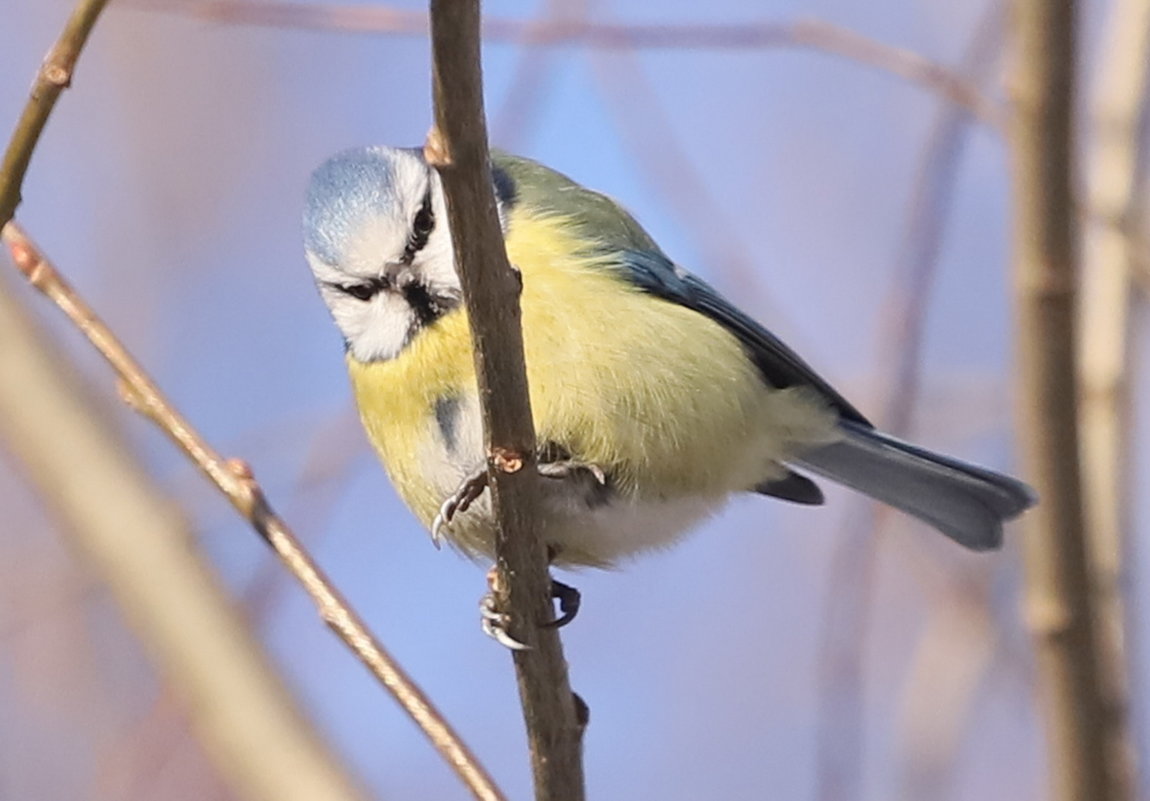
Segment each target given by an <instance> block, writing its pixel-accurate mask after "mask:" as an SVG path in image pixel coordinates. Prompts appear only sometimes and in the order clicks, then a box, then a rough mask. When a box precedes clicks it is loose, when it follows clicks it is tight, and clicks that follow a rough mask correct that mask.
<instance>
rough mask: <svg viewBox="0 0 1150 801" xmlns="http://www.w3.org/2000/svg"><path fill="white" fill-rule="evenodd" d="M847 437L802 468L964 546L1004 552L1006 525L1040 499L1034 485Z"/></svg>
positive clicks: (869, 432)
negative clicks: (841, 485)
mask: <svg viewBox="0 0 1150 801" xmlns="http://www.w3.org/2000/svg"><path fill="white" fill-rule="evenodd" d="M840 426H841V428H842V430H843V433H844V436H843V438H842V439H841V440H839V441H837V442H834V443H832V444H830V445H824V446H821V447H819V448H816V449H815V450H812V451H809V452H807V453H805V454H803V457H802V458H801V459H798V460H796V461H795V464H796V465H798V466H800V467H805V468H806V469H808V470H810V471H811V472H813V473H817V474H819V475H821V476H825V477H826V478H829V479H831V480H832V481H836V482H838V483H839V484H843V485H845V486H848V487H850V488H852V489H855V490H858V491H859V492H861V493H863V494H865V495H869V496H870V497H872V498H874V499H876V500H879V501H882V502H883V503H887V504H890V505H891V506H894V507H895V508H897V509H901V510H902V511H904V512H906V513H907V514H910V515H913V516H914V517H917V518H918V519H919V520H923V521H925V522H927V523H929V524H930V525H932V526H934V527H935V528H937V529H938V530H939V531H941V532H942V533H943V534H945V535H946V536H948V537H950V538H951V539H952V540H954V541H955V542H957V543H959V544H960V545H964V546H966V547H967V548H970V549H972V550H975V551H985V550H990V549H992V548H998V547H999V546H1001V545H1002V524H1003V522H1004V521H1006V520H1010V519H1011V518H1013V517H1016V516H1018V515H1019V514H1021V513H1022V512H1023V511H1025V510H1026V509H1027V508H1029V507H1030V506H1033V505H1034V503H1035V501H1036V500H1037V498H1036V496H1035V494H1034V491H1033V490H1031V488H1030V487H1028V486H1027V485H1026V484H1024V483H1022V482H1021V481H1018V480H1016V479H1013V478H1011V477H1009V476H1004V475H1002V474H1000V473H995V472H994V471H992V470H987V469H985V468H982V467H978V466H976V465H972V464H967V463H966V462H962V461H959V460H958V459H952V458H951V457H949V456H943V455H941V454H938V453H932V452H931V451H928V450H926V449H925V448H920V447H918V446H917V445H911V444H909V443H907V442H902V441H901V440H898V439H895V438H894V437H891V436H888V435H886V434H883V433H882V432H880V431H875V430H874V429H872V428H868V427H866V426H863V425H860V424H856V423H853V422H850V421H843V422H842V423H841V424H840Z"/></svg>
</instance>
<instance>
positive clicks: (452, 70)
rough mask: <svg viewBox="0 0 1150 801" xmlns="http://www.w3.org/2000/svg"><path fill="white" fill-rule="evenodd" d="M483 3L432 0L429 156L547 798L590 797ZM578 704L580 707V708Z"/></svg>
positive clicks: (538, 780) (539, 783) (534, 752)
mask: <svg viewBox="0 0 1150 801" xmlns="http://www.w3.org/2000/svg"><path fill="white" fill-rule="evenodd" d="M479 20H480V18H479V2H478V0H432V2H431V42H432V55H433V65H432V66H433V69H432V74H433V80H434V90H435V127H434V128H433V129H432V132H431V134H430V135H429V137H428V142H427V145H426V147H425V148H424V150H425V153H426V154H427V158H428V162H429V163H431V164H433V165H434V166H435V167H436V168H437V169H438V170H439V173H440V175H441V176H442V179H443V188H444V194H445V195H446V198H447V212H448V217H449V221H450V226H451V233H452V241H453V243H454V247H455V260H456V264H457V266H458V270H459V278H460V282H461V284H462V286H463V297H464V299H465V301H466V304H467V314H468V319H469V323H470V327H471V336H472V339H473V341H474V352H475V369H476V375H477V377H478V381H479V397H480V402H481V405H482V407H483V428H484V432H485V444H486V447H487V454H488V475H489V479H490V483H489V487H490V491H491V502H492V510H493V513H494V515H495V519H496V521H497V525H496V532H497V533H496V540H495V552H496V559H497V565H498V569H499V576H500V581H498V582H497V583H496V586H495V587H494V588H493V589H494V591H495V592H496V596H497V599H498V601H499V603H500V608H501V609H503V610H504V611H505V612H507V613H508V614H509V615H510V617H511V620H512V625H513V626H515V630H514V631H513V632H512V635H513V636H514V637H516V638H517V639H519V640H520V641H521V642H525V643H527V644H528V645H529V646H530V649H529V650H523V651H517V652H515V654H514V658H515V668H516V675H517V677H518V681H519V696H520V700H521V702H522V704H523V712H524V718H525V720H526V724H527V734H528V740H529V742H530V745H531V758H532V768H533V773H534V776H535V796H536V799H538V800H539V801H580V799H582V798H583V792H584V791H583V765H582V734H583V725H584V723H585V720H584V719H582V718H584V715H583V709H585V708H584V707H582V702H581V701H578V700H577V699H576V697H575V696H574V694H573V693H572V692H571V687H570V684H569V681H568V677H567V664H566V662H565V661H564V658H563V649H562V645H561V644H560V641H559V636H558V632H557V631H556V630H555V629H553V628H543V627H542V626H544V625H545V624H546V623H547V622H549V621H550V620H551V619H552V616H553V614H554V613H553V610H552V608H551V598H550V583H551V582H550V577H549V576H548V573H547V554H546V552H545V549H544V546H543V543H542V542H541V541H540V538H539V534H538V531H539V525H538V521H539V519H540V517H539V511H538V507H537V501H536V492H535V489H536V481H537V476H536V470H535V429H534V424H533V421H532V417H531V403H530V398H529V396H528V388H527V374H526V367H525V363H524V357H523V333H522V329H521V326H520V309H519V292H520V288H521V287H520V279H519V276H518V275H517V273H516V272H515V271H514V270H512V269H511V266H510V265H509V264H508V262H507V253H506V250H505V248H504V244H503V235H502V232H501V231H500V226H499V216H498V213H497V212H496V207H495V197H494V194H493V190H492V184H491V168H490V161H489V159H490V156H489V154H488V150H487V127H486V122H485V118H484V111H483V80H482V74H481V68H480V54H479ZM577 707H578V709H577Z"/></svg>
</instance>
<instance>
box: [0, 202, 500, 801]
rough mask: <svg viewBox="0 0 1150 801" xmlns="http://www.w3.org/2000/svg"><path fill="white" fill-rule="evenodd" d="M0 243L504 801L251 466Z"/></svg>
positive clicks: (45, 271)
mask: <svg viewBox="0 0 1150 801" xmlns="http://www.w3.org/2000/svg"><path fill="white" fill-rule="evenodd" d="M2 237H3V241H4V244H5V246H6V247H7V248H8V251H9V253H10V254H11V256H12V259H13V261H14V262H15V264H16V267H17V269H19V270H20V272H21V273H22V274H23V275H24V276H25V277H26V278H27V279H28V281H29V282H30V283H31V284H32V285H33V286H34V287H36V289H38V290H39V291H40V292H42V293H43V294H44V295H46V296H47V297H48V298H49V299H50V300H52V301H53V302H54V303H55V304H56V305H57V306H59V307H60V309H61V310H62V311H63V312H64V314H65V315H67V317H68V319H70V320H71V321H72V322H73V323H74V324H75V325H76V327H77V328H79V329H80V331H81V332H82V333H83V334H84V335H85V336H86V337H87V338H88V340H89V341H90V342H91V343H92V344H93V345H94V346H95V347H96V349H97V350H98V351H99V352H100V354H101V355H102V356H103V357H104V359H105V360H107V362H108V363H109V364H110V365H111V366H112V368H113V369H114V370H115V371H116V373H117V375H118V376H119V378H120V388H121V392H122V394H123V396H124V399H125V400H126V401H127V402H128V403H129V404H130V405H131V406H133V407H134V408H135V409H136V410H137V411H139V412H140V413H142V414H144V415H145V416H146V417H148V418H150V419H151V420H152V421H153V422H154V423H155V424H156V425H158V426H159V427H160V428H161V430H163V431H164V433H166V434H167V435H168V436H169V437H170V438H171V439H172V441H173V442H175V443H176V445H177V446H178V447H179V448H180V449H181V450H182V451H183V452H184V453H185V454H186V455H187V456H188V458H190V459H191V460H192V461H194V462H195V463H196V466H197V467H199V469H200V470H201V471H202V472H203V473H204V475H206V476H207V477H208V478H209V479H211V481H212V482H213V483H215V485H216V486H217V487H219V489H220V491H222V492H223V493H224V494H225V495H226V496H227V497H228V500H229V501H231V504H232V506H234V507H235V508H236V510H237V511H238V512H239V513H240V514H241V515H243V517H244V518H246V519H247V520H248V522H249V523H251V525H252V528H254V529H255V531H256V532H257V533H258V534H259V535H260V536H261V537H263V538H264V539H265V540H266V541H267V542H268V544H269V545H271V546H272V548H273V549H274V550H275V552H276V554H277V555H278V556H279V557H280V559H281V560H282V561H283V562H284V564H285V565H287V567H288V569H289V570H290V571H291V572H292V574H293V575H294V576H295V577H296V579H297V580H298V581H299V582H300V584H301V585H302V586H303V587H304V589H305V590H307V593H308V594H309V595H310V596H311V597H312V600H313V601H314V602H315V604H316V607H317V609H318V610H319V614H320V617H321V618H323V620H324V622H325V623H327V624H328V626H330V627H331V628H332V629H333V630H334V631H335V633H336V634H337V635H338V636H339V638H340V639H341V640H343V642H344V643H346V644H347V646H348V647H349V648H350V649H351V650H352V651H353V652H354V653H355V655H356V656H357V657H359V659H360V661H361V662H363V664H364V665H366V666H367V668H368V669H369V670H370V671H371V672H372V674H373V675H374V676H375V677H376V678H377V679H378V680H379V681H380V683H381V684H383V686H384V687H386V688H387V690H388V692H390V693H391V694H392V696H394V698H395V699H396V701H398V702H399V704H400V706H402V707H403V709H404V710H405V711H406V712H407V713H408V714H409V715H410V716H411V717H412V719H413V720H414V721H415V722H416V723H417V724H418V725H419V727H420V728H421V729H422V730H423V731H424V733H425V734H426V735H427V738H428V739H429V740H430V741H431V743H432V745H434V746H435V748H436V750H438V751H439V753H440V754H441V755H442V756H443V758H444V759H445V760H447V762H448V764H449V765H450V766H451V767H452V769H453V770H454V771H455V772H456V773H457V774H458V776H459V777H460V779H462V780H463V782H464V783H465V784H466V785H467V787H468V789H469V790H471V792H472V794H473V795H474V796H475V797H476V798H477V799H482V801H502V799H503V796H502V794H501V793H500V792H499V790H498V789H496V787H495V784H494V782H492V780H491V778H490V777H489V776H488V775H487V773H486V771H485V770H484V769H483V767H482V766H481V765H480V764H479V762H478V761H477V760H476V759H475V757H474V756H473V755H472V754H471V752H470V750H469V749H468V748H467V746H466V745H464V743H463V742H462V740H460V738H459V736H458V735H457V734H456V733H455V732H454V731H453V730H452V728H451V726H450V725H449V724H448V723H447V721H446V720H445V719H444V718H443V716H442V715H441V714H440V713H439V711H438V710H437V709H435V707H434V706H433V705H432V703H431V701H430V700H429V699H428V698H427V697H426V696H425V695H424V694H423V692H422V690H420V689H419V687H417V686H416V685H415V683H414V682H413V681H412V680H411V679H410V678H409V677H408V676H407V674H406V673H405V672H404V671H403V669H402V668H401V667H400V666H399V665H398V664H397V663H396V662H395V660H394V659H393V658H392V657H391V656H390V655H389V654H388V653H387V651H386V650H384V648H383V646H382V645H380V644H379V642H377V641H376V639H375V638H374V637H373V636H372V634H371V633H370V632H369V631H368V629H367V627H366V626H365V625H364V623H363V622H362V621H361V620H360V619H359V617H358V616H357V615H356V613H355V612H354V610H352V608H351V607H350V606H349V605H348V603H347V601H346V600H344V598H343V597H342V596H341V595H340V593H339V592H338V590H336V589H335V587H334V586H332V584H331V582H330V581H328V579H327V578H326V577H325V576H324V575H323V573H322V572H321V571H320V569H319V567H318V566H317V565H316V564H315V562H314V561H312V559H311V557H310V556H309V555H308V554H307V553H306V552H305V551H304V549H303V547H302V546H301V545H300V543H299V541H298V540H297V539H296V536H295V534H294V533H293V532H292V531H291V529H290V528H289V527H288V525H287V523H285V522H284V521H283V520H282V519H280V517H279V516H278V515H276V513H275V512H274V511H273V510H272V508H271V506H270V504H269V503H268V501H267V498H266V497H265V496H264V493H263V490H262V489H261V488H260V485H259V484H258V483H257V482H256V480H255V477H254V476H253V475H252V472H251V469H250V468H249V466H248V465H247V464H246V463H245V462H243V461H241V460H239V459H227V460H225V459H224V458H223V457H221V456H220V455H219V454H218V453H216V452H215V451H214V450H213V449H212V447H211V446H210V445H208V443H207V442H206V441H204V439H203V438H202V437H201V436H200V435H199V433H198V432H197V431H195V430H194V429H193V428H192V427H191V425H190V424H189V423H188V422H187V421H186V420H185V419H184V418H183V417H182V416H180V414H179V413H178V412H176V410H175V409H174V408H173V407H172V406H171V404H170V403H169V402H168V401H167V399H165V398H164V396H163V395H162V394H161V393H160V390H159V388H158V387H157V386H156V384H155V383H154V382H153V381H152V379H151V378H149V377H148V375H147V374H146V373H145V372H144V370H143V368H142V367H141V366H140V365H139V364H138V363H137V362H136V361H135V359H134V358H133V357H132V356H131V355H130V354H129V353H128V351H127V350H126V349H125V348H124V346H123V344H121V343H120V341H119V340H117V339H116V337H115V335H114V334H113V333H112V332H111V330H109V329H108V327H107V326H106V325H105V324H104V323H103V322H102V321H101V320H100V319H99V318H98V317H97V316H96V314H95V312H94V311H93V310H92V309H91V308H90V307H89V306H88V305H87V304H86V303H85V302H84V300H83V299H82V298H81V297H80V296H79V295H78V294H77V293H76V291H75V290H74V289H73V288H72V287H71V286H70V285H69V284H68V283H67V281H66V280H65V279H64V277H63V276H62V275H61V274H60V273H59V271H58V270H57V269H56V268H55V267H54V266H53V265H52V264H51V263H50V262H49V261H48V260H47V259H46V257H45V256H44V254H43V253H42V252H41V251H40V250H39V249H38V248H37V247H36V246H35V245H34V244H33V243H32V241H31V240H30V239H29V238H28V236H27V235H26V234H25V233H24V231H23V230H22V229H21V228H20V227H19V226H18V225H17V224H16V223H15V222H9V223H8V225H6V226H5V227H4V229H3V232H2Z"/></svg>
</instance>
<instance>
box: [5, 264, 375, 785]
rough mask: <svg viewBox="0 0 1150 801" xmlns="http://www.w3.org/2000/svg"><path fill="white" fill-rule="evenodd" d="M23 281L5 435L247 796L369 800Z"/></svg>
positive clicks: (9, 358)
mask: <svg viewBox="0 0 1150 801" xmlns="http://www.w3.org/2000/svg"><path fill="white" fill-rule="evenodd" d="M15 292H16V290H15V287H12V286H10V282H9V281H8V279H7V278H3V279H0V343H3V347H0V439H2V440H3V443H4V447H5V448H6V449H7V450H8V451H9V452H10V453H11V454H12V455H13V456H14V457H15V458H16V459H18V460H19V462H20V464H21V465H22V468H23V470H24V471H25V473H26V475H28V476H29V478H30V479H31V480H32V481H33V483H34V484H35V486H36V488H37V491H38V492H39V493H40V495H41V497H42V498H44V500H45V503H46V504H47V506H48V508H49V509H50V510H51V512H52V514H53V515H54V516H55V517H56V518H57V519H58V520H59V521H60V522H61V523H62V525H63V530H64V531H66V532H67V533H68V534H69V535H70V536H71V538H72V540H73V542H74V543H75V545H76V546H77V547H78V549H79V550H80V551H81V552H83V553H84V554H85V556H87V558H88V560H89V563H90V564H91V565H92V566H93V567H94V568H95V570H96V572H97V574H98V575H99V576H100V577H101V579H102V580H103V581H105V582H106V583H107V585H108V586H109V587H110V588H111V589H112V591H113V593H114V594H115V596H116V598H117V600H118V601H119V602H120V604H121V606H122V607H123V609H124V611H125V613H126V614H127V616H128V618H129V619H130V620H131V621H132V622H133V624H134V625H135V627H136V630H137V632H138V634H139V635H140V639H141V640H142V641H143V642H144V643H145V644H147V646H148V648H149V650H150V651H151V653H152V655H153V656H154V658H155V659H156V661H157V662H158V663H159V664H160V665H161V666H162V669H163V671H164V673H165V675H166V677H167V682H168V683H169V685H170V686H171V687H173V688H174V690H175V692H176V694H177V695H178V696H179V699H180V701H181V705H182V706H183V707H184V709H186V710H187V711H188V713H189V714H190V715H191V719H192V724H193V726H194V728H195V730H196V732H197V734H198V735H199V736H200V737H201V738H202V739H203V742H204V743H205V744H206V745H207V748H208V751H209V753H210V754H211V755H212V757H213V758H214V759H215V760H216V762H217V763H218V765H219V766H220V769H221V771H222V772H223V774H224V775H225V776H227V777H228V778H229V780H230V782H231V784H232V787H233V788H234V790H235V792H236V794H237V797H242V798H245V799H253V800H256V799H258V800H259V801H320V799H324V800H325V801H327V800H328V799H330V801H363V799H365V798H367V796H366V795H364V794H363V792H362V791H361V790H360V789H359V788H358V787H356V786H355V783H354V782H353V781H352V779H351V778H350V777H349V776H348V775H347V773H346V772H345V770H344V768H343V766H342V765H340V764H339V761H338V760H337V759H336V758H335V757H334V756H333V755H332V753H331V752H330V750H329V749H328V748H327V747H326V746H325V744H324V743H323V741H322V740H320V739H319V737H317V735H316V734H315V731H314V729H313V728H312V726H311V724H310V723H309V721H307V720H306V719H305V718H304V716H303V715H302V714H301V713H300V712H299V710H298V709H297V708H296V706H295V704H294V702H293V700H292V696H291V694H290V692H289V691H288V690H287V689H286V688H285V687H284V685H283V682H282V681H281V680H280V678H279V676H278V673H277V670H276V668H275V667H274V666H273V665H272V664H271V663H270V662H269V660H268V658H267V657H266V656H265V655H264V653H263V649H262V648H261V646H260V645H259V643H258V641H257V640H256V639H255V638H254V637H253V636H252V634H251V633H250V632H249V631H248V628H247V626H246V624H245V622H244V620H243V617H242V615H241V614H240V613H239V612H238V611H237V610H236V609H235V607H234V606H233V605H232V604H231V603H230V602H229V600H228V598H227V593H226V591H225V590H224V589H223V587H222V586H221V585H220V582H219V580H218V578H217V577H216V576H215V575H214V573H213V571H212V570H211V568H210V567H209V566H208V565H207V563H206V562H205V561H204V559H203V558H202V556H201V555H200V553H199V551H198V549H197V548H196V547H195V543H194V540H193V538H192V534H191V532H190V531H189V527H188V524H187V521H186V520H184V519H183V517H182V516H181V514H180V512H179V511H178V509H177V508H176V507H175V506H174V505H173V504H172V503H171V502H169V501H167V500H166V499H165V498H164V493H163V492H162V491H161V490H160V489H159V488H158V487H157V486H156V485H155V484H154V483H153V482H152V480H151V479H150V478H149V477H148V473H147V470H146V469H145V468H144V467H142V466H141V465H140V464H139V463H138V462H137V461H136V460H135V458H134V457H133V456H132V452H133V448H132V447H131V446H130V445H129V444H128V443H127V442H125V440H124V438H123V436H122V435H121V434H120V433H119V432H118V431H117V430H116V429H115V428H113V427H112V426H110V425H109V423H108V421H107V420H106V419H105V418H104V417H103V416H101V415H100V414H99V412H98V409H99V404H98V403H95V402H94V400H93V398H92V395H91V393H90V392H89V390H88V388H87V387H86V386H85V385H84V384H83V383H82V382H80V381H79V380H78V379H77V378H76V377H75V375H74V373H72V372H71V371H70V370H69V369H68V368H69V364H70V357H68V356H67V355H65V354H64V353H63V352H62V351H60V350H59V349H57V348H55V347H53V346H52V345H51V344H50V342H49V338H48V336H47V334H46V332H45V331H44V330H43V329H42V328H41V327H40V326H39V325H37V323H36V322H35V321H34V320H33V319H32V318H31V317H30V316H29V315H28V314H27V313H25V312H24V310H23V309H22V308H21V307H20V304H19V303H18V302H17V300H16V297H15ZM287 766H290V769H289V768H287Z"/></svg>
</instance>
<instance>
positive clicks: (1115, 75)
mask: <svg viewBox="0 0 1150 801" xmlns="http://www.w3.org/2000/svg"><path fill="white" fill-rule="evenodd" d="M1110 14H1111V20H1110V33H1109V36H1108V40H1109V42H1108V45H1107V46H1106V47H1105V48H1104V49H1103V50H1102V52H1103V53H1104V56H1103V60H1102V65H1101V68H1100V71H1099V76H1098V84H1097V90H1096V97H1095V102H1094V107H1093V110H1092V114H1091V129H1092V136H1093V139H1092V141H1093V152H1092V153H1091V164H1090V183H1089V189H1090V195H1089V204H1088V210H1089V219H1090V221H1091V224H1090V226H1089V228H1088V231H1087V234H1088V235H1087V237H1086V239H1085V243H1084V244H1085V250H1084V256H1085V258H1084V264H1083V272H1082V304H1081V308H1080V314H1081V328H1080V330H1081V332H1082V337H1081V342H1080V349H1079V357H1080V358H1079V362H1078V374H1079V380H1080V381H1081V390H1082V391H1081V408H1080V409H1079V421H1080V423H1081V425H1082V468H1083V473H1082V489H1083V509H1084V512H1085V516H1086V522H1087V528H1086V530H1087V532H1088V533H1089V535H1090V538H1089V543H1088V545H1089V555H1090V562H1091V568H1092V571H1093V579H1094V581H1095V582H1096V587H1097V592H1098V598H1099V613H1100V615H1101V617H1100V619H1099V622H1100V627H1099V632H1098V634H1099V638H1100V640H1101V643H1102V646H1103V648H1104V650H1103V651H1102V657H1103V663H1102V681H1103V682H1104V685H1103V686H1104V691H1105V694H1106V701H1107V704H1108V707H1109V711H1110V717H1109V718H1108V720H1107V723H1108V729H1107V732H1106V734H1107V737H1108V741H1109V746H1110V748H1111V749H1112V750H1111V753H1110V755H1109V756H1110V758H1111V759H1112V760H1114V762H1113V765H1114V769H1115V773H1114V780H1115V783H1116V784H1115V788H1116V793H1115V797H1116V798H1122V799H1130V798H1133V797H1134V790H1135V787H1136V784H1137V782H1136V777H1135V773H1136V769H1137V766H1136V764H1135V763H1136V756H1135V748H1134V746H1133V743H1132V742H1131V740H1130V728H1131V727H1130V709H1129V707H1130V697H1129V696H1130V687H1129V682H1130V677H1129V675H1128V674H1129V666H1128V663H1127V654H1128V653H1130V648H1128V647H1127V643H1126V632H1127V630H1128V627H1127V625H1126V615H1125V605H1124V603H1123V598H1122V590H1123V586H1124V584H1125V580H1124V579H1125V577H1126V571H1125V570H1123V564H1125V563H1126V561H1127V556H1128V553H1127V547H1126V537H1127V529H1126V527H1127V524H1128V523H1127V520H1126V508H1127V504H1128V497H1127V491H1128V487H1127V486H1126V481H1125V476H1126V472H1127V470H1126V468H1127V466H1128V461H1129V453H1128V450H1127V448H1128V441H1129V431H1130V428H1129V426H1130V398H1129V364H1128V359H1129V352H1128V337H1129V327H1130V304H1131V297H1130V295H1131V290H1132V280H1131V277H1132V274H1133V272H1134V269H1133V268H1134V264H1135V262H1136V260H1137V258H1138V256H1137V248H1138V246H1137V244H1136V243H1135V242H1134V241H1133V238H1132V237H1131V236H1130V234H1129V232H1128V230H1127V229H1128V228H1129V222H1130V221H1131V220H1133V219H1135V215H1136V214H1137V213H1138V210H1139V209H1138V206H1139V202H1140V184H1141V181H1140V177H1141V174H1142V169H1141V167H1142V164H1141V161H1142V156H1143V154H1142V153H1141V152H1140V149H1141V148H1140V142H1141V137H1140V132H1141V125H1142V120H1143V118H1144V116H1145V105H1146V92H1147V77H1148V72H1150V2H1148V0H1119V2H1117V3H1115V4H1114V5H1113V7H1112V8H1111V9H1110Z"/></svg>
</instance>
